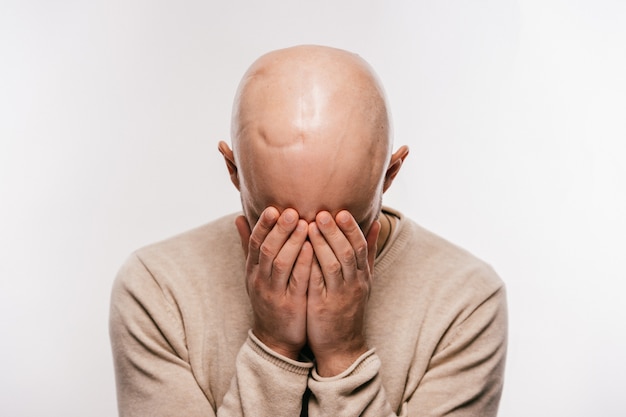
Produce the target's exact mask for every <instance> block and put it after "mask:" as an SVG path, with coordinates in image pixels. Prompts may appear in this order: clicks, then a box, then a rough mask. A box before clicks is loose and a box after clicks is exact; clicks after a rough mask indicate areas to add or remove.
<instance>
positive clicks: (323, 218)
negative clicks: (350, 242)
mask: <svg viewBox="0 0 626 417" xmlns="http://www.w3.org/2000/svg"><path fill="white" fill-rule="evenodd" d="M319 220H320V223H322V224H328V223H329V222H330V214H328V213H327V212H322V213H320V215H319Z"/></svg>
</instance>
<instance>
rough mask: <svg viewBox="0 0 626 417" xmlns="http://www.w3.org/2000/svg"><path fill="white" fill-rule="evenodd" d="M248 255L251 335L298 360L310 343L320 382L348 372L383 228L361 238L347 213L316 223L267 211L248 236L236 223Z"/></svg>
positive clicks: (359, 340) (359, 346)
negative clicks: (306, 345)
mask: <svg viewBox="0 0 626 417" xmlns="http://www.w3.org/2000/svg"><path fill="white" fill-rule="evenodd" d="M236 225H237V230H238V232H239V235H240V237H241V242H242V246H243V248H244V252H245V254H246V288H247V290H248V295H249V298H250V303H251V305H252V310H253V312H254V324H253V329H252V331H253V332H254V334H255V336H256V337H258V338H259V340H261V341H262V342H263V343H264V344H265V345H266V346H268V347H269V348H270V349H272V350H274V351H276V352H277V353H280V354H282V355H284V356H286V357H288V358H291V359H294V360H295V359H297V358H298V355H299V353H300V351H301V350H302V348H303V347H304V345H305V344H307V343H308V345H309V347H310V348H311V351H312V352H313V354H314V355H315V358H316V363H317V371H318V373H319V374H320V375H321V376H332V375H336V374H338V373H340V372H342V371H343V370H344V369H346V368H348V367H349V366H350V365H351V364H352V363H353V362H354V361H355V360H356V359H357V358H358V357H359V356H360V355H361V354H363V353H364V352H365V351H366V350H367V345H366V342H365V332H364V324H365V308H366V305H367V300H368V298H369V293H370V288H371V282H372V272H373V265H374V257H375V255H376V241H377V238H378V234H379V232H380V223H379V222H378V221H374V222H373V223H372V225H371V227H370V228H369V231H368V232H367V235H364V234H363V232H362V231H361V229H360V228H359V225H358V223H357V221H356V220H355V219H354V217H353V216H352V215H351V214H350V213H349V212H348V211H346V210H342V211H340V212H339V213H337V215H336V216H334V217H333V216H332V215H331V213H329V212H327V211H321V212H319V213H318V214H317V216H316V217H315V221H313V222H311V223H308V224H307V222H306V221H305V220H302V219H300V218H299V216H298V213H297V212H296V211H295V210H294V209H291V208H289V209H285V210H284V211H283V212H282V213H279V211H278V210H277V209H276V208H274V207H268V208H266V209H265V210H264V211H263V213H262V214H261V215H260V217H259V220H258V222H257V223H256V225H255V226H254V228H253V230H252V231H251V230H250V227H249V225H248V222H247V220H246V218H245V217H244V216H240V217H238V218H237V220H236Z"/></svg>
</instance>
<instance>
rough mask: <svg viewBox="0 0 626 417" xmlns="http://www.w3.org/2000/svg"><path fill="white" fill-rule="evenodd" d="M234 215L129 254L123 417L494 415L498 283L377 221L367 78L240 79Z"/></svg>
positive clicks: (272, 69)
mask: <svg viewBox="0 0 626 417" xmlns="http://www.w3.org/2000/svg"><path fill="white" fill-rule="evenodd" d="M231 140H232V146H233V148H232V149H231V148H230V147H229V146H228V145H227V144H226V143H225V142H220V144H219V151H220V152H221V153H222V155H223V157H224V160H225V161H226V165H227V168H228V171H229V174H230V178H231V180H232V182H233V184H234V185H235V187H237V189H238V190H239V192H240V195H241V201H242V208H243V214H233V215H229V216H226V217H224V218H221V219H218V220H216V221H214V222H212V223H209V224H207V225H205V226H202V227H200V228H198V229H195V230H192V231H190V232H186V233H184V234H182V235H179V236H177V237H174V238H171V239H169V240H166V241H164V242H160V243H157V244H154V245H151V246H148V247H146V248H143V249H141V250H139V251H137V252H136V253H135V254H133V256H132V257H131V258H130V259H129V260H128V261H127V262H126V264H125V265H124V267H123V268H122V269H121V271H120V273H119V275H118V277H117V279H116V282H115V285H114V288H113V294H112V304H111V323H110V332H111V340H112V347H113V354H114V360H115V368H116V378H117V387H118V404H119V410H120V415H122V416H148V415H149V416H173V415H181V416H216V415H217V416H223V417H226V416H268V417H280V416H286V417H287V416H289V417H297V416H300V415H309V416H333V417H337V416H361V415H362V416H372V417H383V416H413V417H414V416H464V417H469V416H480V417H485V416H495V415H496V414H497V408H498V402H499V398H500V394H501V391H502V381H503V372H504V361H505V354H506V325H507V319H506V301H505V291H504V286H503V284H502V282H501V280H500V279H499V278H498V277H497V275H496V274H495V273H494V272H493V271H492V269H491V268H490V267H489V266H487V265H486V264H485V263H483V262H482V261H480V260H478V259H476V258H475V257H473V256H472V255H470V254H469V253H467V252H465V251H463V250H462V249H460V248H458V247H456V246H454V245H452V244H450V243H448V242H446V241H445V240H443V239H441V238H439V237H437V236H436V235H434V234H432V233H430V232H428V231H426V230H425V229H423V228H421V227H420V226H418V225H417V224H415V223H414V222H412V221H411V220H409V219H407V218H406V217H405V216H403V215H402V214H401V213H400V212H398V211H395V210H392V209H390V208H386V207H383V206H382V195H383V193H384V192H385V191H386V190H387V189H388V188H389V186H390V185H391V184H392V182H393V180H394V178H395V177H396V175H397V174H398V172H399V169H400V167H401V165H402V163H403V161H404V160H405V158H406V157H407V154H408V149H407V148H406V147H405V146H402V147H400V148H399V149H398V150H397V151H395V152H392V138H391V127H390V117H389V114H388V109H387V105H386V102H385V96H384V92H383V89H382V87H381V85H380V83H379V82H378V80H377V78H376V76H375V75H374V72H373V70H372V69H371V68H370V67H369V65H368V64H367V63H366V62H365V61H363V60H362V59H361V58H360V57H358V56H357V55H354V54H351V53H348V52H346V51H342V50H337V49H332V48H327V47H319V46H299V47H294V48H288V49H284V50H279V51H274V52H271V53H269V54H267V55H264V56H262V57H261V58H259V59H258V60H257V61H256V62H255V63H254V64H253V65H252V66H251V67H250V69H249V70H248V71H247V72H246V74H245V75H244V77H243V79H242V81H241V84H240V87H239V89H238V92H237V95H236V98H235V105H234V109H233V118H232V132H231Z"/></svg>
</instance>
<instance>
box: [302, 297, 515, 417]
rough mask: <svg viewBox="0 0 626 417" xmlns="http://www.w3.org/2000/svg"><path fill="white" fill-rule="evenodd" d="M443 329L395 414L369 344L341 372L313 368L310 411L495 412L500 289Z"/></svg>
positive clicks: (491, 416)
mask: <svg viewBox="0 0 626 417" xmlns="http://www.w3.org/2000/svg"><path fill="white" fill-rule="evenodd" d="M448 334H449V337H444V338H443V339H442V346H441V347H440V348H439V349H438V350H437V351H436V352H435V354H434V355H433V357H432V359H431V361H430V366H429V368H428V370H427V372H426V373H425V375H424V376H423V378H422V379H421V381H419V383H418V384H417V386H416V387H415V389H414V391H412V392H408V391H407V392H405V400H404V402H403V403H402V404H401V406H400V409H399V410H396V411H397V414H396V412H394V411H393V410H392V408H391V406H390V405H389V403H388V401H387V399H386V394H385V390H384V387H383V384H382V380H381V376H380V373H379V370H380V367H381V366H384V364H382V365H381V362H380V360H379V358H378V356H377V355H376V353H375V351H374V350H373V349H372V350H370V351H369V352H367V353H365V354H364V355H363V356H361V357H360V358H359V359H358V360H357V361H356V362H355V363H354V364H353V365H352V366H351V367H350V368H349V369H347V370H346V371H344V372H343V373H342V374H340V375H337V376H334V377H331V378H322V377H320V376H319V375H318V374H317V373H316V372H315V371H313V373H312V376H311V378H310V379H309V388H310V390H311V392H312V396H311V399H310V401H309V415H310V416H312V417H321V416H336V417H341V416H356V415H359V416H368V417H392V416H399V417H427V416H428V417H444V416H445V417H495V416H496V415H497V410H498V403H499V400H500V395H501V393H502V386H503V374H504V362H505V356H506V339H507V311H506V296H505V292H504V288H500V289H499V290H498V291H496V292H495V293H494V294H492V295H491V296H489V297H488V298H487V299H486V300H485V301H484V302H483V303H481V304H480V305H479V306H478V307H477V308H476V309H475V310H474V311H473V312H472V314H471V315H469V317H468V318H466V319H465V320H464V321H463V322H462V323H460V324H458V325H456V326H454V327H453V328H451V329H450V331H449V332H448ZM402 377H403V376H402ZM407 389H409V387H407Z"/></svg>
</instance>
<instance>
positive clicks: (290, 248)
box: [267, 220, 312, 290]
mask: <svg viewBox="0 0 626 417" xmlns="http://www.w3.org/2000/svg"><path fill="white" fill-rule="evenodd" d="M307 229H308V225H307V223H306V221H304V220H298V221H297V223H296V227H295V229H294V230H293V232H291V234H290V235H288V238H287V241H286V242H284V244H283V246H282V247H281V248H280V249H279V252H278V254H277V255H276V257H275V258H274V260H273V261H272V272H271V277H272V280H271V285H272V288H274V289H279V288H282V289H283V290H284V289H287V286H288V285H289V278H290V277H291V274H292V269H293V268H294V264H295V263H296V261H297V259H298V256H299V254H300V252H301V249H302V245H303V244H304V241H305V240H306V237H307V235H308V230H307ZM272 233H273V232H272ZM269 239H270V238H269V236H268V239H267V240H269ZM311 250H312V249H311ZM309 263H310V261H309ZM307 279H308V276H307Z"/></svg>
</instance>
